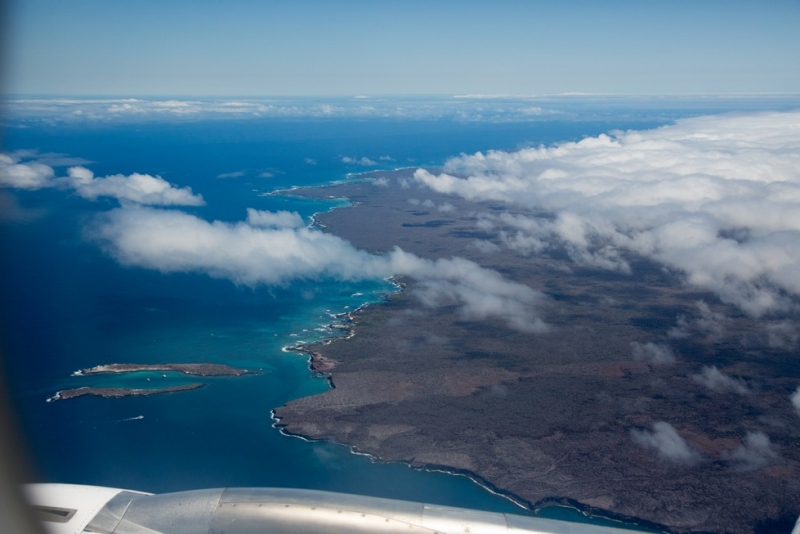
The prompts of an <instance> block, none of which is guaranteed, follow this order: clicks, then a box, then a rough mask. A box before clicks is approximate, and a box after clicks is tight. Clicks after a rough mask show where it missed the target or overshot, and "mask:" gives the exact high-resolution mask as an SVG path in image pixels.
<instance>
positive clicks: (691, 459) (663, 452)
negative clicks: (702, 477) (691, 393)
mask: <svg viewBox="0 0 800 534" xmlns="http://www.w3.org/2000/svg"><path fill="white" fill-rule="evenodd" d="M631 438H632V439H633V441H634V442H636V443H637V444H638V445H639V446H641V447H643V448H645V449H650V450H653V451H655V452H656V454H658V456H659V457H660V458H662V459H664V460H667V461H669V462H672V463H676V464H687V465H691V464H695V463H697V462H699V461H700V460H701V457H700V453H698V452H697V451H696V450H694V449H692V448H691V447H689V444H688V443H686V440H684V439H683V438H682V437H681V436H680V434H678V431H677V430H675V428H674V427H673V426H672V425H670V424H669V423H667V422H665V421H659V422H657V423H654V424H653V431H652V432H648V431H647V430H637V429H632V430H631Z"/></svg>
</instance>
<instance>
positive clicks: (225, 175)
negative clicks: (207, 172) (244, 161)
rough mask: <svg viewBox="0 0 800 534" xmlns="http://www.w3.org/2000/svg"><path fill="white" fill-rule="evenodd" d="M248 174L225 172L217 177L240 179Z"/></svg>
mask: <svg viewBox="0 0 800 534" xmlns="http://www.w3.org/2000/svg"><path fill="white" fill-rule="evenodd" d="M245 174H246V173H245V172H244V171H233V172H223V173H221V174H218V175H217V178H223V179H224V178H240V177H242V176H244V175H245Z"/></svg>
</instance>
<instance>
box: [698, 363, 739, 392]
mask: <svg viewBox="0 0 800 534" xmlns="http://www.w3.org/2000/svg"><path fill="white" fill-rule="evenodd" d="M692 380H694V381H695V382H697V383H698V384H700V385H702V386H705V387H707V388H708V389H710V390H711V391H716V392H717V393H727V392H731V393H737V394H739V395H747V394H748V393H750V390H749V389H748V388H747V384H746V383H745V382H744V380H742V379H740V378H733V377H730V376H728V375H726V374H725V373H723V372H722V371H720V370H719V369H717V367H716V366H715V365H712V366H708V365H704V366H703V368H702V369H701V370H700V373H699V374H696V375H692Z"/></svg>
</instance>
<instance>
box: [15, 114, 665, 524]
mask: <svg viewBox="0 0 800 534" xmlns="http://www.w3.org/2000/svg"><path fill="white" fill-rule="evenodd" d="M660 123H661V122H659V121H657V120H652V121H641V120H639V121H636V122H624V121H618V122H615V121H612V120H607V121H576V120H570V121H564V122H557V121H540V122H530V123H510V124H490V123H458V122H451V121H429V122H426V121H405V122H404V121H388V120H369V121H358V120H348V119H340V120H330V121H319V120H296V121H278V120H270V121H257V120H247V121H229V122H228V121H220V120H216V121H195V122H183V123H169V122H155V123H145V124H119V123H117V124H101V123H91V122H87V123H81V124H73V125H68V126H65V125H59V126H51V125H47V124H46V123H40V124H37V125H33V126H31V125H29V126H28V127H26V128H9V129H7V131H6V138H5V142H4V150H6V151H11V150H16V149H38V150H39V151H40V152H56V153H62V154H66V155H69V156H71V157H79V158H84V159H86V160H89V161H90V162H91V163H87V164H86V166H87V167H89V168H91V169H92V170H93V171H94V172H95V174H96V175H97V176H105V175H108V174H116V173H123V174H130V173H132V172H139V173H149V174H158V175H161V176H162V177H164V178H165V179H166V180H168V181H170V182H172V183H174V184H176V185H178V186H181V187H183V186H187V185H189V186H191V187H192V188H193V190H194V192H196V193H200V194H202V195H203V197H204V198H205V200H206V202H207V205H206V206H203V207H199V208H190V209H189V210H188V211H190V212H192V213H195V214H197V215H199V216H201V217H204V218H206V219H208V220H213V219H219V220H230V221H237V220H242V219H244V218H245V208H248V207H252V208H257V209H262V210H277V209H283V210H292V211H298V212H299V213H300V214H302V215H303V216H304V217H306V218H308V217H310V216H311V215H312V214H313V213H316V212H319V211H323V210H327V209H331V208H333V207H336V206H341V205H342V202H341V201H339V202H326V201H317V200H314V201H312V200H307V199H300V198H297V197H292V196H275V195H268V194H266V193H269V192H271V191H275V190H279V189H284V188H287V187H291V186H298V185H321V184H325V183H329V182H331V181H336V180H342V179H347V175H348V173H353V172H363V171H366V170H372V169H375V168H392V167H400V166H403V167H405V166H436V165H440V164H442V163H443V162H444V161H445V159H446V158H447V157H449V156H453V155H456V154H458V153H461V152H474V151H477V150H486V149H490V148H497V149H515V148H519V147H521V146H524V145H529V144H534V145H538V144H540V143H544V144H550V143H554V142H557V141H564V140H578V139H581V138H582V137H584V136H587V135H596V134H599V133H602V132H605V131H608V130H611V129H626V128H646V127H651V126H655V125H657V124H660ZM344 156H347V157H352V158H355V159H358V158H361V157H368V158H370V159H372V160H374V161H376V162H379V163H380V165H379V167H369V168H366V167H363V166H359V165H355V164H347V163H343V162H342V157H344ZM381 156H389V157H391V160H387V159H384V160H380V158H381ZM58 170H59V171H60V172H61V174H63V172H64V171H65V169H64V168H59V169H58ZM230 173H241V174H240V175H238V176H235V177H229V178H218V175H220V174H230ZM262 173H269V174H271V177H262V176H260V175H261V174H262ZM4 194H10V195H14V196H15V197H16V200H17V202H18V203H19V204H20V205H21V206H22V207H23V208H25V209H27V210H30V213H31V214H33V215H32V217H31V219H30V220H28V221H25V222H6V223H4V225H3V228H2V229H3V233H2V238H3V243H2V249H3V254H2V282H1V283H2V311H3V314H4V317H3V325H4V327H5V337H6V342H7V345H8V354H9V357H8V358H7V361H6V367H7V371H8V375H9V382H10V390H11V393H12V396H13V400H14V402H15V407H16V410H17V412H18V414H19V419H20V424H21V426H22V427H23V428H24V430H25V431H26V432H27V437H28V444H29V447H30V450H31V453H32V456H33V457H34V458H35V460H36V473H37V477H38V479H39V480H46V481H54V482H67V483H82V484H98V485H105V486H115V487H123V488H131V489H137V490H143V491H151V492H164V491H171V490H184V489H193V488H201V487H219V486H289V487H300V488H314V489H325V490H332V491H343V492H351V493H360V494H367V495H374V496H381V497H391V498H399V499H407V500H415V501H426V502H432V503H439V504H445V505H452V506H464V507H472V508H479V509H485V510H492V511H499V512H513V513H523V512H524V511H523V510H522V509H521V508H519V507H518V506H516V505H515V504H513V503H511V502H510V501H509V500H507V499H505V498H502V497H499V496H496V495H494V494H492V493H490V492H488V491H486V490H485V489H483V488H481V487H480V486H478V485H477V484H475V483H473V482H472V481H471V480H469V479H467V478H465V477H461V476H453V475H448V474H444V473H432V472H423V471H417V470H412V469H410V468H408V467H406V466H404V465H400V464H381V463H374V462H372V461H371V460H370V459H369V458H367V457H364V456H360V455H354V454H351V453H350V452H349V451H348V449H347V448H346V447H344V446H341V445H337V444H332V443H324V442H315V443H311V442H306V441H303V440H300V439H296V438H289V437H286V436H283V435H281V434H280V433H279V432H278V431H277V430H275V429H274V428H273V427H272V421H271V419H270V410H271V409H272V408H274V407H277V406H280V405H282V404H284V403H286V402H287V401H289V400H291V399H294V398H297V397H301V396H304V395H311V394H314V393H318V392H321V391H324V390H325V389H326V388H327V387H328V386H327V382H326V381H325V380H324V379H322V378H319V377H317V376H315V375H314V374H313V373H311V372H310V371H309V369H308V364H307V361H306V359H305V358H304V357H303V356H302V355H299V354H297V353H294V352H287V351H285V350H283V349H284V347H287V346H290V345H294V344H296V343H298V342H300V341H312V340H316V339H322V338H325V337H329V336H335V335H337V334H336V331H331V330H328V329H326V328H324V327H325V325H327V324H329V323H331V321H332V320H333V319H332V314H337V313H341V312H344V311H347V310H348V309H354V308H356V307H358V306H360V305H363V304H365V303H370V302H371V303H378V302H380V300H381V298H382V296H383V295H385V294H386V292H388V291H390V290H391V289H392V288H391V285H390V284H388V283H387V282H385V281H382V280H375V281H370V282H363V283H337V282H315V283H309V282H297V283H294V284H292V285H289V286H287V287H260V288H255V289H253V288H249V287H237V286H235V285H234V284H232V283H231V282H228V281H225V280H214V279H210V278H208V277H206V276H204V275H201V274H171V275H164V274H160V273H158V272H154V271H149V270H144V269H139V268H127V267H122V266H120V265H118V264H117V263H116V262H115V261H114V260H113V259H111V258H110V257H108V256H106V255H104V254H103V252H101V251H100V250H99V249H98V248H97V246H96V245H95V244H93V243H91V242H88V241H87V240H86V239H85V238H84V237H83V236H84V229H85V228H86V227H87V225H90V224H91V221H92V217H93V216H95V215H96V214H98V213H101V212H104V211H107V210H109V209H111V208H113V207H114V206H116V205H117V203H116V201H112V200H108V199H106V200H103V199H101V200H99V201H97V202H90V201H87V200H84V199H82V198H79V197H77V196H74V195H70V194H69V193H67V192H65V191H59V190H53V189H44V190H38V191H11V190H5V191H4ZM114 362H126V363H128V362H135V363H164V362H170V363H172V362H218V363H225V364H228V365H232V366H235V367H246V368H250V369H260V370H262V374H260V375H255V376H245V377H240V378H212V379H201V380H202V381H206V382H208V385H207V386H206V387H204V388H202V389H199V390H193V391H189V392H182V393H179V394H170V395H160V396H152V397H146V398H120V399H104V398H97V397H82V398H77V399H73V400H69V401H62V402H51V403H47V402H46V399H47V398H48V397H49V396H50V395H52V394H53V393H55V392H56V391H57V390H60V389H68V388H73V387H79V386H88V385H97V386H120V385H122V386H131V387H155V386H156V385H157V386H166V385H178V384H187V383H192V382H196V381H199V380H197V379H195V378H194V377H186V376H183V375H177V374H175V373H166V377H165V376H162V373H139V374H136V375H126V376H91V377H85V376H84V377H74V376H71V373H73V372H74V371H76V370H78V369H80V368H85V367H91V366H94V365H98V364H104V363H114ZM148 379H149V381H148ZM545 515H551V516H556V517H564V518H570V519H580V515H579V514H577V513H574V512H570V511H569V510H565V509H560V510H555V511H550V512H547V513H546V514H545Z"/></svg>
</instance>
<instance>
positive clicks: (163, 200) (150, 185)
mask: <svg viewBox="0 0 800 534" xmlns="http://www.w3.org/2000/svg"><path fill="white" fill-rule="evenodd" d="M68 174H69V178H68V179H67V180H66V183H68V184H69V185H70V186H71V187H72V188H74V189H75V192H76V193H77V194H78V195H80V196H82V197H83V198H86V199H89V200H96V199H97V198H98V197H112V198H116V199H117V200H120V201H127V202H136V203H138V204H147V205H153V206H202V205H204V204H205V202H204V201H203V197H202V196H200V195H195V194H193V193H192V188H191V187H183V188H181V189H178V188H176V187H174V186H173V185H172V184H170V183H169V182H167V181H166V180H164V179H163V178H161V177H160V176H150V175H149V174H139V173H134V174H131V175H130V176H125V175H122V174H114V175H111V176H106V177H104V178H95V177H94V173H92V171H90V170H89V169H87V168H85V167H70V169H69V170H68Z"/></svg>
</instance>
